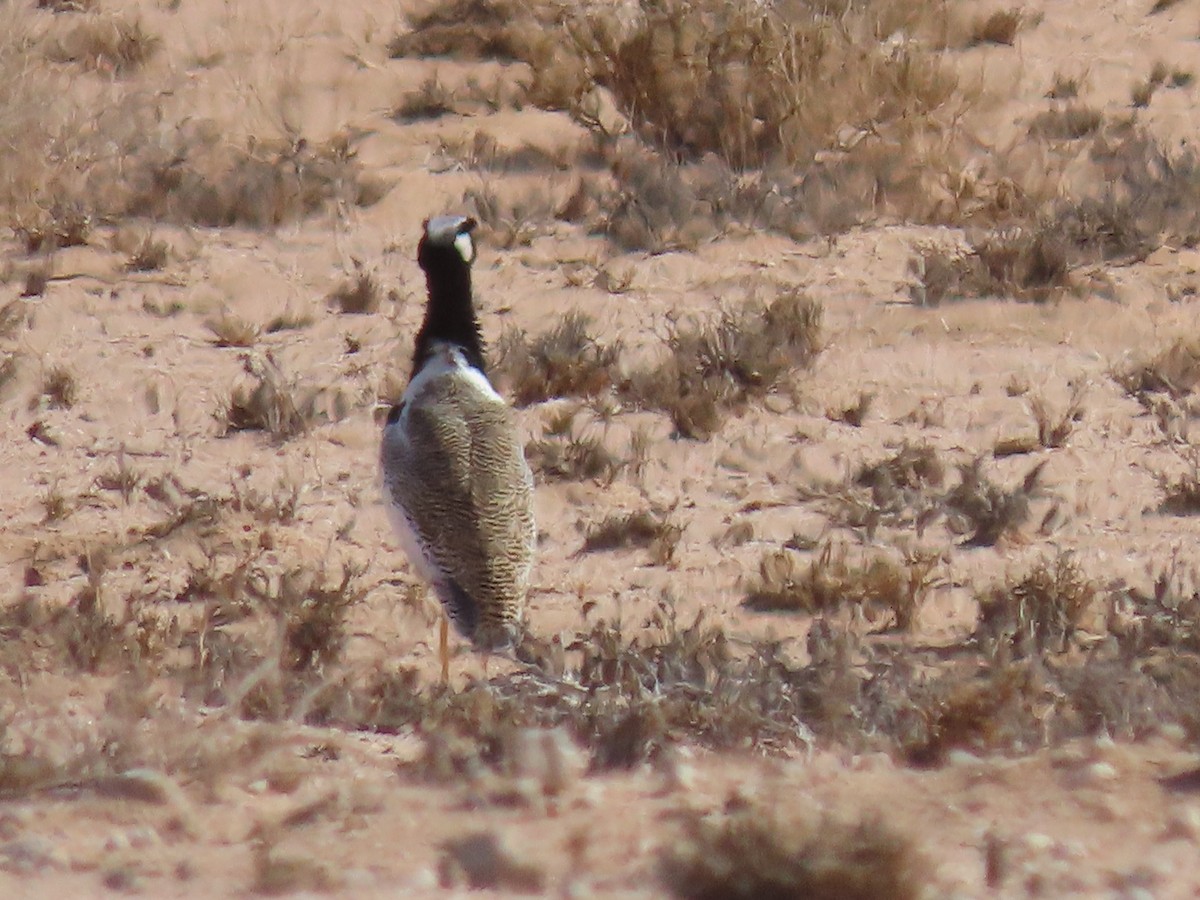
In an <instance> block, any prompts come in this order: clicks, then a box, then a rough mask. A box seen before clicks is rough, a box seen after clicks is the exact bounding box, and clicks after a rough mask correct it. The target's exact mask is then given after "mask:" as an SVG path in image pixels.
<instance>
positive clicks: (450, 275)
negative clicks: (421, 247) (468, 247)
mask: <svg viewBox="0 0 1200 900" xmlns="http://www.w3.org/2000/svg"><path fill="white" fill-rule="evenodd" d="M436 255H437V256H438V257H440V258H438V259H430V260H428V262H429V265H428V266H425V283H426V286H427V287H428V290H429V301H428V303H427V304H426V307H425V321H424V323H423V324H422V325H421V330H420V331H418V332H417V340H416V344H415V345H414V347H413V367H412V374H413V375H414V376H415V375H416V374H417V372H419V371H420V369H421V366H423V365H425V362H426V361H427V360H428V359H429V357H430V356H432V355H433V344H434V343H435V342H437V341H441V342H444V343H448V344H454V345H455V346H457V347H459V348H461V349H462V351H463V355H464V356H465V357H466V359H467V362H468V363H469V364H470V365H472V366H474V367H475V368H476V369H478V370H479V371H480V372H483V373H484V374H485V375H486V374H487V368H486V366H485V363H484V359H483V337H482V335H481V334H480V332H479V320H478V319H476V318H475V307H474V304H473V303H472V302H471V268H470V266H469V265H468V264H467V263H466V262H464V261H463V260H462V258H461V257H459V255H458V251H456V250H454V249H448V250H447V251H445V252H444V253H438V254H436Z"/></svg>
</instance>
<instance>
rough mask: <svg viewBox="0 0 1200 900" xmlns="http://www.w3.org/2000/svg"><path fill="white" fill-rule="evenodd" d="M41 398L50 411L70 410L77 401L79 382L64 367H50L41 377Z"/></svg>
mask: <svg viewBox="0 0 1200 900" xmlns="http://www.w3.org/2000/svg"><path fill="white" fill-rule="evenodd" d="M42 396H43V397H44V398H45V399H46V402H47V403H48V404H49V405H50V407H51V408H52V409H70V408H71V407H72V406H74V405H75V402H76V401H77V400H78V399H79V382H78V381H77V380H76V378H75V374H74V373H73V372H72V371H71V370H70V369H68V368H66V367H65V366H59V365H56V366H51V367H50V368H49V369H47V370H46V371H45V373H44V374H43V375H42Z"/></svg>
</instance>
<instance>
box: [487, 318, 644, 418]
mask: <svg viewBox="0 0 1200 900" xmlns="http://www.w3.org/2000/svg"><path fill="white" fill-rule="evenodd" d="M590 325H591V321H590V319H589V318H588V316H586V315H584V314H583V313H581V312H579V311H577V310H573V311H571V312H568V313H566V314H564V315H563V316H562V318H560V319H559V320H558V322H557V323H556V324H555V325H553V326H552V327H551V328H550V329H549V330H548V331H546V332H544V333H542V334H540V335H538V336H537V337H535V338H533V339H532V340H531V339H529V338H528V337H527V336H526V335H525V333H524V332H522V331H520V330H518V329H515V328H509V329H508V330H506V331H505V332H504V333H503V334H502V335H501V337H500V341H499V343H498V344H497V346H496V361H495V363H494V364H493V368H494V370H495V372H496V374H497V375H498V376H499V377H500V379H501V381H502V382H503V383H505V384H506V385H507V386H508V389H509V392H510V393H511V395H512V398H513V402H514V403H516V404H517V405H518V406H529V405H530V404H533V403H541V402H542V401H543V400H549V399H551V398H554V397H594V396H596V395H597V394H600V393H603V392H605V391H607V390H608V389H609V388H610V387H611V386H612V385H613V384H614V383H615V382H617V381H618V379H619V372H618V369H617V366H618V363H619V360H620V355H621V347H620V344H612V345H605V344H602V343H601V342H600V341H598V340H597V339H596V338H595V337H594V336H593V335H592V334H591V333H590V331H589V326H590Z"/></svg>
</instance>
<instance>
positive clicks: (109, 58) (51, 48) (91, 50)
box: [45, 14, 162, 75]
mask: <svg viewBox="0 0 1200 900" xmlns="http://www.w3.org/2000/svg"><path fill="white" fill-rule="evenodd" d="M45 41H46V44H45V52H46V56H47V57H48V58H49V59H51V60H53V61H54V62H60V63H65V62H74V63H79V64H81V65H83V66H86V67H88V68H90V69H96V70H98V71H104V72H112V73H114V74H117V75H126V74H129V73H130V72H133V71H136V70H137V69H139V68H141V67H142V66H143V65H145V64H146V62H148V61H149V60H150V58H151V57H152V56H153V55H154V54H155V52H157V50H158V47H159V45H160V44H161V43H162V42H161V41H160V39H159V38H158V37H157V36H155V35H152V34H150V33H148V32H147V31H146V30H145V28H143V27H142V23H141V20H139V19H125V18H122V17H120V16H116V15H112V14H87V15H84V16H77V17H73V18H72V19H71V20H70V21H69V22H65V23H64V24H63V25H61V26H59V27H55V28H53V29H51V31H50V33H49V34H48V35H47V37H46V39H45Z"/></svg>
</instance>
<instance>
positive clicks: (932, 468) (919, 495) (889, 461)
mask: <svg viewBox="0 0 1200 900" xmlns="http://www.w3.org/2000/svg"><path fill="white" fill-rule="evenodd" d="M945 478H946V471H945V465H944V464H943V463H942V461H941V459H940V457H939V456H938V451H937V450H936V449H935V448H934V447H931V446H928V445H924V444H915V445H914V444H905V445H904V446H903V447H901V448H900V449H899V450H898V451H896V453H895V454H893V455H892V456H889V457H887V458H885V459H882V460H880V461H879V462H877V463H864V464H863V466H862V467H861V468H860V469H859V470H858V472H857V473H855V474H854V476H853V478H852V479H850V481H849V482H848V483H846V484H835V485H829V486H823V487H818V488H814V489H810V490H805V491H804V492H802V496H804V497H805V498H806V499H807V498H813V499H818V500H822V501H823V505H824V507H825V512H826V515H827V516H828V517H829V519H830V521H832V522H834V523H836V524H838V525H841V526H843V527H848V528H862V529H865V530H866V534H867V539H868V540H874V539H875V535H876V532H877V531H878V529H879V528H880V527H882V526H890V527H896V528H902V529H915V531H916V534H917V536H918V537H920V536H921V534H922V533H923V532H924V530H925V528H926V526H928V525H929V524H930V523H931V522H933V521H934V520H935V519H936V518H937V516H938V515H940V513H941V511H942V490H941V489H942V485H943V483H944V482H945Z"/></svg>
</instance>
